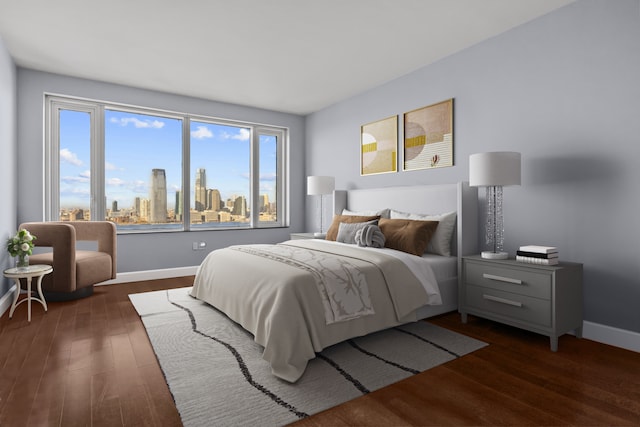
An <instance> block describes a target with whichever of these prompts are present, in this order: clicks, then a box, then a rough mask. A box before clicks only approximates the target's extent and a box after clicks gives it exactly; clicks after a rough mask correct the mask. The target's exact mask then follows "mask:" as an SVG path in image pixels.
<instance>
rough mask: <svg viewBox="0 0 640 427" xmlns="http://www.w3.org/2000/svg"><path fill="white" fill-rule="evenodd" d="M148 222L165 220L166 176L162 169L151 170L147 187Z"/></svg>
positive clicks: (162, 221)
mask: <svg viewBox="0 0 640 427" xmlns="http://www.w3.org/2000/svg"><path fill="white" fill-rule="evenodd" d="M149 210H150V212H149V222H150V223H164V222H167V177H166V174H165V171H164V169H153V170H152V171H151V186H150V187H149Z"/></svg>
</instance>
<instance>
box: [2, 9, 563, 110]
mask: <svg viewBox="0 0 640 427" xmlns="http://www.w3.org/2000/svg"><path fill="white" fill-rule="evenodd" d="M573 1H574V0H315V1H311V0H183V1H179V0H109V1H91V0H55V1H52V0H20V1H18V0H0V37H1V38H2V39H3V40H4V43H5V45H6V46H7V49H8V50H9V52H10V54H11V55H12V57H13V58H14V60H15V62H16V64H17V65H18V66H21V67H25V68H31V69H35V70H42V71H48V72H53V73H59V74H64V75H69V76H75V77H83V78H88V79H94V80H100V81H105V82H112V83H119V84H124V85H130V86H136V87H140V88H146V89H152V90H158V91H164V92H170V93H176V94H181V95H189V96H195V97H199V98H204V99H211V100H216V101H223V102H231V103H236V104H240V105H248V106H254V107H260V108H266V109H270V110H276V111H284V112H290V113H296V114H308V113H311V112H314V111H318V110H320V109H322V108H324V107H327V106H329V105H331V104H333V103H335V102H338V101H341V100H343V99H346V98H348V97H350V96H353V95H355V94H358V93H360V92H363V91H365V90H367V89H370V88H372V87H375V86H378V85H380V84H382V83H384V82H387V81H389V80H392V79H394V78H397V77H400V76H402V75H404V74H407V73H409V72H411V71H414V70H416V69H418V68H421V67H423V66H425V65H428V64H430V63H433V62H435V61H437V60H439V59H441V58H444V57H446V56H448V55H451V54H452V53H455V52H458V51H460V50H462V49H464V48H467V47H469V46H472V45H474V44H476V43H478V42H480V41H482V40H486V39H488V38H490V37H492V36H495V35H497V34H500V33H502V32H504V31H506V30H509V29H510V28H513V27H515V26H518V25H520V24H523V23H525V22H527V21H530V20H532V19H534V18H536V17H538V16H541V15H543V14H546V13H548V12H550V11H552V10H554V9H557V8H559V7H561V6H564V5H566V4H568V3H571V2H573Z"/></svg>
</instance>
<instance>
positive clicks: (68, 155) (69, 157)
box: [60, 148, 82, 166]
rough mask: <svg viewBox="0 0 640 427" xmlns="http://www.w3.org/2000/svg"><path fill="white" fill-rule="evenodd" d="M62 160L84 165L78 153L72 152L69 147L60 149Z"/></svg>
mask: <svg viewBox="0 0 640 427" xmlns="http://www.w3.org/2000/svg"><path fill="white" fill-rule="evenodd" d="M60 161H61V162H66V163H71V164H72V165H76V166H82V160H80V159H79V158H78V156H77V155H76V153H72V152H71V151H70V150H69V149H68V148H63V149H61V150H60Z"/></svg>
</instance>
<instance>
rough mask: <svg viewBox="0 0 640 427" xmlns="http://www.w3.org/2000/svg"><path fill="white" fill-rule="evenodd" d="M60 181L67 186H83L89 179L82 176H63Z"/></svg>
mask: <svg viewBox="0 0 640 427" xmlns="http://www.w3.org/2000/svg"><path fill="white" fill-rule="evenodd" d="M60 181H62V182H64V183H67V184H85V183H88V182H89V178H88V177H84V176H63V177H61V178H60Z"/></svg>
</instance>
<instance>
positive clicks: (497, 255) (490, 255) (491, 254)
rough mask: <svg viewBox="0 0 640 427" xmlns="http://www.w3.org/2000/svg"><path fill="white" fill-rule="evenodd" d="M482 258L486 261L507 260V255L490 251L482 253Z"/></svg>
mask: <svg viewBox="0 0 640 427" xmlns="http://www.w3.org/2000/svg"><path fill="white" fill-rule="evenodd" d="M480 255H481V256H482V258H486V259H508V258H509V254H508V253H507V252H491V251H483V252H482V253H481V254H480Z"/></svg>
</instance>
